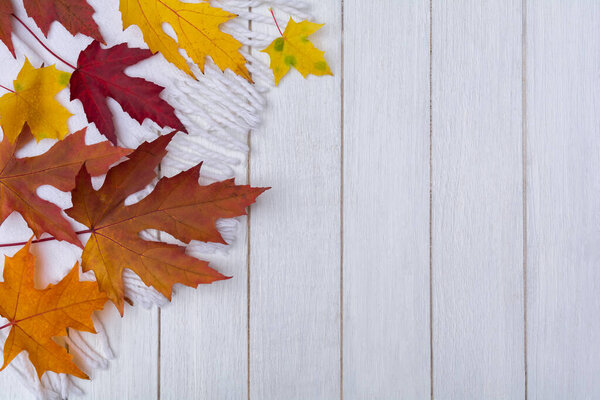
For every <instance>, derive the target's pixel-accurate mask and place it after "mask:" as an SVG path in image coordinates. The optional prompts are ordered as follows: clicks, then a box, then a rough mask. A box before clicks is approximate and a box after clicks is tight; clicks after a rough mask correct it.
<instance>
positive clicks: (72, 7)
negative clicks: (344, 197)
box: [2, 0, 104, 43]
mask: <svg viewBox="0 0 600 400" xmlns="http://www.w3.org/2000/svg"><path fill="white" fill-rule="evenodd" d="M2 1H9V0H2ZM23 4H24V6H25V10H26V11H27V14H28V15H29V16H30V17H31V18H33V20H34V21H35V22H36V24H37V25H38V26H39V27H40V29H41V30H42V32H44V35H45V36H48V32H49V31H50V25H52V23H53V22H54V21H58V22H60V23H61V24H62V25H63V26H64V27H65V28H66V29H67V30H68V31H69V32H71V34H72V35H76V34H78V33H83V34H84V35H87V36H89V37H91V38H93V39H96V40H97V41H99V42H102V43H104V40H103V39H102V35H101V34H100V31H99V30H98V25H96V22H95V21H94V19H93V18H92V15H93V14H94V9H93V8H92V6H90V5H89V4H88V3H87V2H86V1H85V0H58V1H57V0H24V1H23Z"/></svg>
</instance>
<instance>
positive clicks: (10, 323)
mask: <svg viewBox="0 0 600 400" xmlns="http://www.w3.org/2000/svg"><path fill="white" fill-rule="evenodd" d="M12 325H14V323H12V322H9V323H8V324H6V325H2V326H0V331H1V330H2V329H4V328H8V327H9V326H12Z"/></svg>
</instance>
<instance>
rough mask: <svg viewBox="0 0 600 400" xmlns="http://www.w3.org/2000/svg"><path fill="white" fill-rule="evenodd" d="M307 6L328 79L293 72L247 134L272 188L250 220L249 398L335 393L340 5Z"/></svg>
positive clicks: (257, 181)
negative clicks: (257, 126) (315, 26)
mask: <svg viewBox="0 0 600 400" xmlns="http://www.w3.org/2000/svg"><path fill="white" fill-rule="evenodd" d="M308 3H310V4H311V6H312V7H311V13H312V14H313V15H314V16H316V18H315V19H316V20H317V21H319V22H326V23H327V24H326V25H325V26H324V27H323V29H322V30H321V31H319V32H318V33H317V34H315V35H312V36H311V39H312V40H313V41H314V43H315V44H316V45H317V46H318V47H320V48H322V49H323V50H325V51H326V58H327V60H328V61H329V62H330V65H331V67H332V70H333V72H334V74H335V77H324V78H316V77H314V76H310V77H309V79H308V80H306V81H305V80H304V79H302V77H301V76H300V74H298V73H297V72H296V71H291V72H290V74H289V76H286V77H285V78H284V79H283V80H282V81H281V83H280V85H279V87H278V88H277V89H276V90H274V91H272V92H271V93H270V95H269V104H270V105H269V111H268V112H267V115H266V116H265V123H264V125H263V127H262V128H261V129H259V130H258V131H257V132H255V133H254V134H253V136H252V156H251V182H252V184H253V185H258V186H261V185H263V186H264V185H268V186H272V187H273V189H271V190H270V191H269V192H267V193H265V194H264V195H263V196H262V198H261V201H260V202H259V203H257V204H256V206H255V207H253V209H252V215H251V222H250V349H249V350H250V398H251V399H256V400H259V399H260V400H271V399H273V400H279V399H315V400H316V399H335V398H339V396H340V329H339V328H340V320H339V318H340V143H341V138H340V134H341V131H340V125H341V115H340V108H341V107H340V63H339V60H340V51H339V49H340V37H341V24H340V23H341V2H340V1H329V2H320V1H316V0H311V1H309V2H308ZM265 12H267V13H268V11H266V10H265ZM267 15H268V14H267ZM273 29H275V28H274V27H273Z"/></svg>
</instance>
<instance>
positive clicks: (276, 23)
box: [269, 7, 283, 36]
mask: <svg viewBox="0 0 600 400" xmlns="http://www.w3.org/2000/svg"><path fill="white" fill-rule="evenodd" d="M269 11H271V15H272V16H273V21H275V25H276V26H277V30H278V31H279V33H280V34H281V36H283V32H281V28H280V27H279V22H277V18H275V13H274V12H273V9H272V8H270V7H269Z"/></svg>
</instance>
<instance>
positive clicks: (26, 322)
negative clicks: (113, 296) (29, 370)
mask: <svg viewBox="0 0 600 400" xmlns="http://www.w3.org/2000/svg"><path fill="white" fill-rule="evenodd" d="M30 246H31V241H30V242H29V243H28V244H26V245H25V246H24V247H23V248H21V249H20V250H19V251H18V252H17V254H15V255H14V257H5V263H4V282H1V283H0V315H1V316H2V317H4V318H6V319H8V321H9V323H8V324H6V325H5V326H3V327H2V328H5V327H6V328H7V327H10V328H11V330H10V333H9V334H8V338H7V339H6V341H5V342H4V365H3V366H2V368H1V369H4V368H6V367H7V366H8V364H9V363H10V362H11V361H12V360H13V359H14V358H15V357H16V356H17V355H19V354H20V353H21V352H22V351H27V352H28V353H29V360H31V362H32V363H33V366H34V367H35V369H36V371H37V374H38V377H39V378H41V376H42V375H43V374H44V373H45V372H46V371H54V372H56V373H66V374H71V375H73V376H76V377H78V378H82V379H88V376H87V375H86V374H85V373H83V372H82V371H81V370H80V369H79V368H78V367H77V366H76V365H75V364H74V363H73V356H72V355H70V354H68V353H67V350H66V349H65V348H64V347H62V346H60V345H59V344H57V343H56V342H55V341H54V340H53V339H52V338H53V337H57V336H67V328H73V329H77V330H79V331H85V332H90V333H96V331H95V329H94V323H93V321H92V313H93V312H94V311H95V310H101V309H102V308H104V305H105V304H106V302H107V300H108V298H107V297H106V294H104V293H100V291H99V290H98V284H97V283H96V282H82V281H80V280H79V266H78V265H77V264H75V266H74V267H73V269H72V270H71V272H69V273H68V274H67V276H65V277H64V278H63V279H62V280H61V281H60V282H59V283H57V284H56V285H49V286H48V287H47V288H46V289H43V290H38V289H36V288H35V287H34V264H35V257H34V256H33V255H32V254H31V253H30V252H29V248H30Z"/></svg>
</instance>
